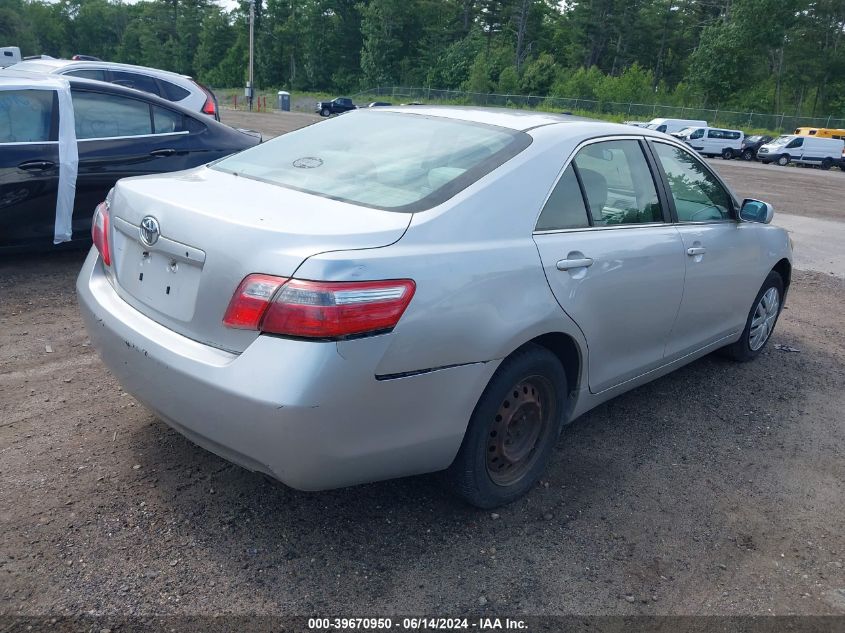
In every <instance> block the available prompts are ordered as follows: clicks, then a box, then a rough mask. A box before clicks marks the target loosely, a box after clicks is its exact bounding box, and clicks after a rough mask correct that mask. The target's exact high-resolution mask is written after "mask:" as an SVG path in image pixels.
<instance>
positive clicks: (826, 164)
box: [819, 158, 833, 171]
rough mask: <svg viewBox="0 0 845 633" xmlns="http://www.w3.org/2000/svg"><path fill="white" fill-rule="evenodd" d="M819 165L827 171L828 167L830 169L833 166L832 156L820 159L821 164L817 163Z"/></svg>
mask: <svg viewBox="0 0 845 633" xmlns="http://www.w3.org/2000/svg"><path fill="white" fill-rule="evenodd" d="M819 166H820V167H821V168H822V169H824V170H825V171H827V170H828V169H830V168H831V167H833V159H832V158H825V159H824V160H823V161H822V164H821V165H819Z"/></svg>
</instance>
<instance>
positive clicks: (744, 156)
mask: <svg viewBox="0 0 845 633" xmlns="http://www.w3.org/2000/svg"><path fill="white" fill-rule="evenodd" d="M742 160H754V152H752V151H751V150H750V149H747V150H745V151H743V152H742Z"/></svg>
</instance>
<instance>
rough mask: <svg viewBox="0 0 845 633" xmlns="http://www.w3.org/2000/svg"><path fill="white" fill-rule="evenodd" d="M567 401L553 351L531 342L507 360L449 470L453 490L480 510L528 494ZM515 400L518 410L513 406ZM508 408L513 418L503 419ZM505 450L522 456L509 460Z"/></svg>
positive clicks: (545, 460)
mask: <svg viewBox="0 0 845 633" xmlns="http://www.w3.org/2000/svg"><path fill="white" fill-rule="evenodd" d="M517 388H519V389H518V390H517ZM512 394H515V395H512ZM566 398H567V387H566V373H565V371H564V369H563V365H562V364H561V362H560V360H558V358H557V356H555V355H554V354H553V353H552V352H550V351H549V350H547V349H546V348H544V347H540V346H539V345H533V344H528V345H524V346H523V347H521V348H519V349H518V350H517V351H515V352H514V353H513V354H511V355H510V356H508V357H507V358H506V359H505V360H504V361H502V364H501V365H500V366H499V368H498V369H497V370H496V373H495V374H493V377H492V378H491V379H490V382H489V383H488V384H487V387H486V388H485V389H484V393H482V394H481V398H479V400H478V404H476V405H475V410H474V411H473V412H472V417H471V418H470V420H469V425H468V426H467V431H466V434H465V435H464V440H463V442H462V443H461V448H460V449H459V450H458V455H457V456H456V457H455V461H454V462H452V465H451V466H449V468H448V470H446V472H445V480H446V483H447V485H448V486H449V488H451V490H452V491H453V492H454V493H455V494H457V495H458V496H459V497H461V498H463V499H464V500H465V501H467V502H468V503H470V504H472V505H474V506H477V507H479V508H495V507H496V506H500V505H504V504H506V503H510V502H511V501H514V500H516V499H518V498H519V497H521V496H522V495H524V494H525V493H526V492H527V491H528V490H530V489H531V488H532V487H533V486H534V484H535V483H536V482H537V480H538V479H539V478H540V476H541V475H542V474H543V471H544V470H545V468H546V464H547V463H548V461H549V457H550V456H551V454H552V451H553V450H554V446H555V443H556V442H557V439H558V437H559V436H560V429H561V428H562V426H563V417H564V411H565V409H566ZM514 401H516V402H517V403H518V404H517V405H516V406H515V407H514V406H512V405H509V403H510V402H514ZM506 410H510V413H509V416H510V417H509V418H508V420H503V418H502V412H504V411H506ZM503 426H504V427H505V428H506V431H505V430H504V429H503ZM507 451H514V453H515V455H514V456H516V455H518V454H520V453H524V456H523V458H522V459H519V460H511V459H510V457H509V456H507V455H506V454H505V452H507ZM497 460H501V461H497Z"/></svg>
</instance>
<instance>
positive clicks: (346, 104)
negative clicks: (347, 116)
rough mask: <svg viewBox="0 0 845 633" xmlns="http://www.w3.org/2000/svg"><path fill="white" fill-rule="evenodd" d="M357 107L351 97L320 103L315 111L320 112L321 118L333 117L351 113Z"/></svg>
mask: <svg viewBox="0 0 845 633" xmlns="http://www.w3.org/2000/svg"><path fill="white" fill-rule="evenodd" d="M357 107H358V106H356V105H355V104H354V103H352V99H350V98H349V97H338V98H337V99H332V100H331V101H318V102H317V108H316V110H315V111H316V112H318V113H319V114H320V116H331V115H332V114H342V113H343V112H349V111H350V110H354V109H355V108H357Z"/></svg>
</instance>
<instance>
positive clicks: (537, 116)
mask: <svg viewBox="0 0 845 633" xmlns="http://www.w3.org/2000/svg"><path fill="white" fill-rule="evenodd" d="M378 111H379V112H398V113H400V114H419V115H424V116H434V117H443V118H447V119H454V120H456V121H469V122H474V123H484V124H486V125H495V126H498V127H503V128H508V129H511V130H516V131H519V132H527V131H529V130H533V129H535V128H542V127H546V126H550V125H556V126H558V125H559V126H560V127H561V128H564V127H565V128H570V129H571V131H572V133H573V135H575V136H577V135H582V134H584V135H596V136H599V135H612V134H636V135H638V136H653V137H655V138H666V135H664V134H661V133H660V132H655V131H653V130H648V129H646V128H642V127H634V126H632V125H623V124H621V123H612V122H609V121H600V120H598V119H590V118H587V117H581V116H574V115H571V114H555V113H554V112H538V111H536V110H517V109H513V108H482V107H473V106H385V107H382V108H379V109H378ZM344 116H347V115H344Z"/></svg>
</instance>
